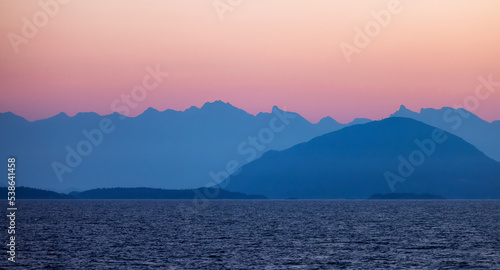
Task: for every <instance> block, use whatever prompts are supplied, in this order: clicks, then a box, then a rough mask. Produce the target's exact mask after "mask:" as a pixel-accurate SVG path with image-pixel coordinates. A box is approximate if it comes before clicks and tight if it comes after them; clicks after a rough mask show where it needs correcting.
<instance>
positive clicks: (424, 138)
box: [223, 117, 500, 199]
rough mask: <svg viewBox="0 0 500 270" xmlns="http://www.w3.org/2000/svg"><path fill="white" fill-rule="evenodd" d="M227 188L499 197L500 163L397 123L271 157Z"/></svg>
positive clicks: (286, 193) (276, 194)
mask: <svg viewBox="0 0 500 270" xmlns="http://www.w3.org/2000/svg"><path fill="white" fill-rule="evenodd" d="M434 138H438V139H437V140H434ZM443 140H444V141H443ZM431 141H432V142H431ZM432 144H434V147H432ZM402 164H403V165H402ZM411 168H413V169H411ZM400 171H401V172H402V174H400V173H399V172H400ZM223 186H224V187H225V188H226V189H227V190H230V191H238V192H244V193H250V194H262V195H265V196H267V197H269V198H290V197H294V198H309V199H326V198H330V199H331V198H349V199H352V198H357V199H363V198H368V197H369V196H370V195H372V194H375V193H388V192H398V193H430V194H435V195H440V196H443V197H445V198H451V199H453V198H463V199H467V198H469V199H471V198H478V199H479V198H482V199H484V198H497V199H498V198H500V163H498V162H496V161H494V160H492V159H490V158H489V157H487V156H486V155H485V154H483V153H482V152H481V151H479V150H478V149H477V148H476V147H474V146H472V145H471V144H469V143H467V142H466V141H464V140H463V139H461V138H459V137H457V136H455V135H452V134H450V133H447V132H445V131H442V130H440V129H437V128H435V127H431V126H429V125H427V124H424V123H422V122H419V121H415V120H413V119H409V118H397V117H394V118H388V119H385V120H382V121H374V122H370V123H367V124H364V125H355V126H351V127H346V128H344V129H342V130H339V131H335V132H332V133H328V134H325V135H323V136H320V137H317V138H315V139H312V140H310V141H308V142H306V143H301V144H298V145H296V146H294V147H292V148H290V149H287V150H284V151H269V152H267V153H266V154H264V155H263V156H262V157H261V158H260V159H258V160H256V161H253V162H251V163H249V164H247V165H245V166H244V167H243V168H242V171H241V173H240V174H238V175H236V176H234V177H231V178H230V179H228V180H227V181H226V182H225V183H224V184H223ZM391 186H392V188H391Z"/></svg>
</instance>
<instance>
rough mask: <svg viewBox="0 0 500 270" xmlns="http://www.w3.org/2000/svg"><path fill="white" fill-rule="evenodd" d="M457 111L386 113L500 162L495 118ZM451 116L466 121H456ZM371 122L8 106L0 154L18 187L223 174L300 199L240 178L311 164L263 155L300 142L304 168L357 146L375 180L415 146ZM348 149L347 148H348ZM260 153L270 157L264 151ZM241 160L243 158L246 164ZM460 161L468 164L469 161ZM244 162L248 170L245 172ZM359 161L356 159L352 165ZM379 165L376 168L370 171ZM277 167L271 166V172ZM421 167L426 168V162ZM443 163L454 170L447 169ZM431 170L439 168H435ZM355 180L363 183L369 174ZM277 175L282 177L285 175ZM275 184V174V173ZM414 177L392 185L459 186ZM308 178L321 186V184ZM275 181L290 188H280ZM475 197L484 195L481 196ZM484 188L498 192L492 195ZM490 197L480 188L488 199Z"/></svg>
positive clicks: (199, 183) (275, 112) (205, 181)
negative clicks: (10, 162) (12, 164)
mask: <svg viewBox="0 0 500 270" xmlns="http://www.w3.org/2000/svg"><path fill="white" fill-rule="evenodd" d="M461 110H462V109H458V110H455V109H451V108H443V109H440V110H435V109H422V110H421V112H420V113H416V112H412V111H410V110H408V109H406V108H405V107H404V106H401V108H400V110H399V111H397V112H395V113H394V114H393V115H391V116H392V118H394V119H403V118H401V117H404V118H412V119H416V120H418V121H420V122H417V121H412V122H411V124H407V125H408V127H406V126H405V127H406V128H408V130H413V129H415V130H420V129H422V130H428V129H433V128H434V127H438V128H440V129H444V130H446V131H448V132H449V133H450V134H449V136H450V138H455V139H452V140H450V141H451V142H452V143H450V144H453V147H451V148H445V149H444V150H443V149H441V150H440V151H437V152H436V153H439V155H441V154H442V155H444V156H446V155H449V156H450V157H453V156H457V155H458V156H460V155H463V156H469V154H471V153H472V152H473V151H472V150H470V149H475V150H476V151H477V152H474V155H473V157H474V158H473V159H469V161H470V162H472V163H470V164H471V165H470V166H469V167H470V168H476V167H474V166H476V165H478V164H476V163H477V162H476V158H477V160H479V161H487V162H486V163H488V164H490V162H493V163H492V164H500V163H498V162H494V161H492V160H491V159H490V158H488V157H486V156H485V155H483V153H485V154H487V155H488V156H489V157H491V158H494V159H496V158H495V157H498V154H499V153H500V149H498V145H499V143H498V142H497V141H496V140H498V136H497V135H496V134H497V132H498V130H499V129H500V121H495V122H492V123H488V122H486V121H484V120H482V119H480V118H479V117H477V116H475V115H473V114H472V113H470V112H467V111H465V110H463V111H461ZM464 115H468V117H464ZM457 117H462V118H460V120H458V118H457ZM388 121H389V120H388ZM399 121H401V120H399ZM382 122H383V121H382ZM389 122H390V121H389ZM377 123H379V122H372V121H371V120H369V119H363V118H361V119H356V120H354V121H353V122H351V123H348V124H341V123H338V122H337V121H335V120H334V119H333V118H331V117H325V118H323V119H321V121H319V122H318V123H311V122H309V121H307V120H306V119H304V118H303V117H301V116H300V115H299V114H297V113H293V112H287V111H284V110H281V109H279V108H278V107H276V106H275V107H273V108H272V111H271V112H270V113H259V114H257V115H252V114H249V113H247V112H245V111H243V110H241V109H238V108H236V107H234V106H232V105H231V104H229V103H224V102H222V101H216V102H212V103H206V104H204V105H203V106H202V107H201V108H197V107H191V108H189V109H187V110H185V111H174V110H166V111H161V112H160V111H157V110H155V109H153V108H149V109H147V110H146V111H144V112H143V113H142V114H141V115H139V116H137V117H126V116H123V115H120V114H118V113H114V114H111V115H104V116H101V115H98V114H96V113H78V114H77V115H75V116H73V117H69V116H68V115H66V114H64V113H60V114H58V115H56V116H53V117H51V118H47V119H43V120H38V121H33V122H30V121H27V120H25V119H24V118H22V117H19V116H17V115H15V114H12V113H0V124H1V125H2V126H3V127H9V128H8V129H2V131H0V140H1V148H0V156H1V157H2V158H5V159H6V158H7V157H10V156H14V157H16V158H17V161H16V162H17V164H16V166H17V170H18V173H19V174H18V181H20V182H19V183H20V184H21V185H24V186H29V187H34V188H42V189H50V190H55V191H59V192H70V191H81V190H87V189H94V188H111V187H136V186H144V187H151V188H167V189H185V188H198V187H203V186H213V185H215V184H216V183H219V182H222V181H224V180H226V181H225V183H231V184H230V185H229V186H228V187H229V188H231V189H232V190H234V191H236V190H237V191H244V193H249V194H262V195H266V196H268V197H271V198H273V197H279V198H281V197H282V196H286V197H298V198H303V197H304V196H303V195H304V194H302V195H300V194H298V196H295V195H294V194H293V192H291V193H286V194H285V193H276V194H275V193H273V192H274V191H273V192H269V190H266V189H262V190H255V191H258V192H254V189H253V188H254V186H253V185H250V186H248V187H247V186H246V184H242V183H246V180H244V179H246V178H245V177H253V176H250V175H253V174H251V173H250V169H248V168H253V166H256V165H255V164H260V162H263V161H262V160H266V163H268V162H269V163H268V165H266V167H267V168H269V170H268V171H267V172H269V173H271V174H270V175H276V173H277V172H278V171H281V170H288V171H289V172H294V171H295V169H296V167H295V166H298V167H301V166H304V165H307V164H309V163H310V162H308V161H307V160H304V162H305V163H304V164H302V165H299V164H294V165H293V166H292V167H280V166H277V167H273V166H274V165H275V164H274V162H275V160H272V159H269V157H268V156H269V155H271V156H273V155H283V156H280V157H282V158H283V159H288V158H290V157H291V156H289V155H288V154H281V153H289V152H288V151H292V149H296V147H303V146H301V145H307V146H308V147H312V148H311V149H316V150H317V151H316V152H314V151H313V152H311V153H310V154H312V156H310V160H309V161H311V162H312V161H314V162H316V163H317V164H316V165H315V166H313V167H310V169H311V170H312V169H313V168H315V169H318V168H320V167H321V166H320V167H317V166H319V165H320V164H324V163H325V162H326V160H337V159H336V158H339V160H338V161H342V162H343V161H345V160H348V159H347V157H349V155H348V154H349V153H350V152H352V151H354V152H355V151H357V153H358V154H357V156H350V158H351V159H352V162H354V161H356V166H357V168H358V170H359V171H360V173H361V172H364V173H365V174H372V178H374V179H375V178H377V179H378V178H379V177H380V171H384V170H390V169H391V168H392V167H391V166H393V165H394V164H393V161H398V159H397V158H398V156H397V155H396V157H395V158H394V157H393V155H395V153H404V152H405V151H407V150H408V149H407V148H408V147H414V145H412V143H411V142H409V141H405V142H406V143H401V144H391V145H389V144H388V145H384V143H383V141H384V140H385V139H384V138H383V137H382V136H378V137H377V136H374V134H378V133H377V132H382V133H383V134H385V132H393V131H394V132H396V131H398V130H400V129H401V125H399V124H397V123H393V125H394V126H392V127H387V126H385V125H381V126H378V125H377ZM384 123H385V122H384ZM398 123H399V122H398ZM423 123H425V124H423ZM373 124H376V126H375V128H374V127H373V126H372V125H373ZM403 126H404V125H403ZM431 126H432V127H431ZM382 128H385V129H382ZM345 130H347V131H345ZM349 130H357V133H356V132H355V133H353V134H350V137H345V138H344V140H343V141H337V142H335V143H334V142H325V143H326V145H321V144H318V145H316V144H314V142H315V141H316V140H318V139H320V138H322V137H321V136H323V137H324V136H333V135H332V134H338V133H340V134H342V132H348V131H349ZM383 130H384V131H383ZM395 134H399V133H395ZM447 134H448V133H447ZM453 134H454V135H457V136H458V137H460V138H461V139H460V138H458V137H456V136H454V135H453ZM358 135H363V136H366V137H363V138H358V137H356V136H358ZM417 135H419V134H417V133H415V134H399V135H398V136H410V137H411V136H417ZM420 135H422V134H420ZM336 136H339V135H336ZM398 136H395V135H394V136H392V137H391V136H389V137H390V138H392V140H394V141H398V140H399V139H400V138H399V137H398ZM495 136H496V137H495ZM352 138H358V139H359V140H364V141H365V142H366V141H369V142H371V146H370V144H366V143H364V144H360V143H358V142H355V141H352V140H350V139H352ZM458 139H460V140H458ZM462 139H463V140H462ZM381 140H382V141H381ZM457 140H458V141H457ZM304 143H305V144H304ZM331 143H333V144H335V145H337V146H336V147H338V148H339V149H341V148H342V147H344V148H345V149H344V150H345V151H347V152H345V154H346V155H345V156H339V157H336V158H335V157H333V156H323V155H324V153H323V152H321V151H320V150H321V149H327V148H328V145H330V144H331ZM379 143H382V146H383V147H387V149H383V148H380V147H382V146H380V145H378V144H379ZM447 143H449V142H447ZM408 144H409V145H410V146H408ZM471 144H472V145H471ZM360 145H363V146H364V148H359V146H360ZM294 146H295V147H294ZM377 147H378V148H377ZM405 147H406V148H405ZM454 147H455V148H454ZM495 147H496V148H495ZM350 148H352V149H351V150H349V149H350ZM476 148H477V149H479V150H481V151H478V150H477V149H476ZM287 149H288V150H287ZM374 149H378V150H379V151H380V152H373V151H375V150H374ZM453 149H455V150H453ZM457 149H459V150H460V151H461V150H464V149H466V150H467V151H469V152H467V153H465V154H464V153H461V152H460V151H459V150H457ZM496 149H498V150H496ZM382 150H383V151H382ZM335 151H340V150H335ZM384 151H385V152H384ZM443 151H444V152H443ZM453 151H455V152H453ZM457 151H458V152H457ZM471 151H472V152H471ZM266 152H267V154H265V155H264V157H262V158H260V157H261V156H262V154H264V153H266ZM441 152H443V153H441ZM481 152H482V153H481ZM315 153H316V154H315ZM379 154H381V155H382V156H384V155H388V156H391V161H389V160H387V163H383V162H381V161H382V159H377V158H375V157H378V155H379ZM389 154H390V155H389ZM451 154H453V155H451ZM439 155H437V156H439ZM342 157H345V158H342ZM370 157H371V158H373V159H370ZM264 158H265V159H264ZM429 160H432V158H429ZM271 161H272V162H271ZM365 161H366V162H365ZM342 162H340V163H339V164H342V166H340V165H339V166H340V167H339V168H338V169H339V171H341V170H342V169H347V168H349V167H348V166H347V165H348V164H344V163H342ZM372 162H375V163H372ZM390 162H391V163H390ZM449 162H450V163H449V164H446V165H450V166H452V165H453V164H455V163H453V161H452V160H449ZM245 164H248V165H246V166H244V165H245ZM271 164H273V165H271ZM391 164H392V165H391ZM430 164H431V165H432V164H433V163H432V162H431V163H430ZM456 164H460V165H461V166H465V163H456ZM456 164H455V165H456ZM242 166H244V167H243V168H244V169H241V168H242ZM356 166H354V165H353V166H351V167H350V168H355V167H356ZM377 166H378V168H376V169H374V168H375V167H377ZM453 166H454V165H453ZM365 167H367V169H365ZM431 167H432V166H431ZM465 167H467V166H465ZM255 168H256V169H255V171H254V172H253V173H257V172H258V171H261V170H263V169H264V168H262V167H258V166H257V167H255ZM273 168H274V172H272V169H273ZM332 168H336V167H335V166H333V167H332ZM370 168H371V169H374V170H371V169H370ZM423 168H426V167H425V166H423ZM460 168H461V167H460ZM488 168H495V166H494V165H491V166H490V167H488ZM449 169H450V170H451V167H450V168H449ZM329 170H330V169H329ZM264 171H265V170H264ZM471 171H474V169H471ZM316 172H317V173H318V174H319V175H321V173H320V172H321V170H319V171H318V170H312V171H311V173H312V175H315V173H316ZM433 172H436V173H438V171H433ZM489 172H490V173H493V177H497V179H498V178H500V177H498V176H499V175H498V173H497V172H496V171H495V170H493V171H489ZM283 173H286V172H283ZM461 173H462V172H461V171H460V172H458V173H457V174H456V175H446V177H448V176H449V177H452V178H453V177H458V176H459V175H461ZM468 173H472V172H468ZM231 174H232V175H233V176H231V177H230V178H229V179H227V176H229V175H231ZM382 174H383V173H382ZM420 174H421V171H419V170H416V172H415V175H413V176H412V177H416V178H415V179H418V178H419V177H423V176H422V175H420ZM429 174H430V172H429ZM427 176H428V175H426V176H425V177H427ZM259 177H260V176H259ZM460 177H462V176H460ZM410 178H411V177H410ZM410 178H408V179H410ZM490 178H491V177H486V178H484V181H487V182H488V181H490V180H488V179H490ZM252 179H253V178H252ZM266 179H267V178H266ZM291 179H293V178H291ZM318 179H323V180H324V179H326V178H324V177H323V178H322V177H319V178H318ZM360 179H365V180H366V177H364V178H360ZM450 179H451V178H450ZM453 179H455V178H453ZM233 180H234V181H233ZM278 180H279V181H282V180H283V179H281V178H280V179H278ZM252 181H254V180H252ZM258 181H259V180H255V184H256V185H255V187H257V186H258V185H257V182H258ZM273 181H277V179H275V180H273ZM290 181H291V180H290ZM360 181H361V180H360ZM376 181H378V180H376ZM384 181H386V180H383V181H382V183H385V182H384ZM447 181H448V180H447ZM449 181H453V180H449ZM299 182H300V181H298V182H293V184H292V182H290V183H289V186H293V185H297V187H300V184H299ZM413 182H414V181H413ZM411 183H412V181H410V180H408V181H405V182H404V183H399V182H398V183H397V184H396V185H395V188H396V191H397V192H415V193H426V192H427V193H433V194H437V195H441V196H444V197H446V198H454V194H455V193H452V194H443V193H442V192H441V193H438V192H432V191H427V190H420V189H417V190H413V189H411V188H409V189H406V188H405V186H407V185H411ZM488 183H489V182H488ZM247 184H248V183H247ZM323 184H324V186H322V187H323V189H327V187H328V189H329V188H331V186H330V185H329V184H328V183H321V185H323ZM314 185H319V187H321V185H320V183H319V182H318V183H315V184H314ZM246 188H248V190H246ZM280 188H284V189H283V190H286V189H287V188H286V187H281V186H280ZM387 188H388V185H387V184H385V186H381V187H377V188H373V189H371V190H370V192H369V194H368V193H365V192H362V193H352V194H348V193H345V194H344V195H342V196H340V197H345V198H358V197H359V196H364V197H363V198H366V197H368V196H369V195H371V194H373V193H387V192H391V191H393V190H388V189H387ZM400 189H401V190H400ZM305 190H307V189H305ZM250 191H252V192H250ZM438 191H439V190H438ZM287 192H288V191H287ZM367 192H368V191H367ZM478 192H479V191H478ZM479 193H481V192H479ZM479 193H474V194H476V195H477V194H479ZM471 194H472V193H471ZM448 195H451V196H448ZM456 195H460V193H456ZM480 195H481V196H483V195H485V194H482V193H481V194H480ZM490 195H491V196H495V194H490ZM490 195H488V194H486V195H485V196H486V197H488V196H490ZM306 197H307V196H306ZM312 197H316V198H323V197H325V198H326V197H328V198H330V197H335V198H336V197H338V196H337V195H335V194H331V193H328V194H326V193H324V194H323V195H321V192H320V193H318V194H317V195H315V196H312ZM483 197H484V196H483Z"/></svg>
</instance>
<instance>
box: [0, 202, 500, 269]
mask: <svg viewBox="0 0 500 270" xmlns="http://www.w3.org/2000/svg"><path fill="white" fill-rule="evenodd" d="M17 205H18V210H17V213H16V215H17V217H16V263H11V262H9V261H8V260H7V255H6V254H7V253H6V252H7V245H6V244H7V241H8V235H7V228H6V227H7V226H5V225H6V224H7V218H6V216H4V219H5V221H4V222H2V223H3V224H4V226H5V228H4V230H3V232H4V233H3V234H4V236H3V242H4V245H2V248H3V252H2V253H3V257H4V259H3V260H2V261H1V262H0V268H2V269H259V270H260V269H500V201H473V200H470V201H469V200H436V201H426V200H422V201H376V200H206V201H191V200H23V201H18V202H17Z"/></svg>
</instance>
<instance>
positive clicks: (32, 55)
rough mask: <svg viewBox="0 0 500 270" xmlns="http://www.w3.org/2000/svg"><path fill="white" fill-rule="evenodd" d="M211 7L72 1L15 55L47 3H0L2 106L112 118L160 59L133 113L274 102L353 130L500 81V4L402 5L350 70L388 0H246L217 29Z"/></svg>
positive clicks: (266, 106)
mask: <svg viewBox="0 0 500 270" xmlns="http://www.w3.org/2000/svg"><path fill="white" fill-rule="evenodd" d="M51 1H55V0H42V2H51ZM221 1H222V2H224V3H225V2H227V0H221ZM212 2H213V1H212V0H210V1H194V0H169V1H164V0H147V1H138V0H137V1H123V0H102V1H91V0H71V1H69V3H67V4H64V5H60V7H59V11H58V12H55V14H54V16H53V17H50V18H49V20H48V23H47V24H46V25H43V26H41V27H40V28H39V29H38V32H37V33H36V35H35V36H34V37H33V38H29V39H28V42H27V44H20V45H19V46H18V49H19V52H18V53H17V54H16V53H14V50H13V47H12V45H11V42H10V41H9V38H8V35H9V33H15V34H18V35H20V36H22V33H21V31H22V28H23V24H24V23H23V20H22V18H23V17H26V18H28V19H29V20H30V21H32V20H33V19H32V18H33V16H34V14H37V12H40V11H41V10H43V9H42V7H41V6H40V5H39V2H38V1H14V0H7V1H0V17H1V21H0V36H2V38H1V39H0V112H6V111H12V112H14V113H16V114H19V115H21V116H23V117H25V118H27V119H29V120H35V119H41V118H47V117H50V116H52V115H55V114H57V113H59V112H61V111H63V112H66V113H67V114H69V115H74V114H76V113H77V112H80V111H94V112H97V113H99V114H109V113H111V112H112V111H111V106H110V104H111V103H112V102H113V100H115V99H117V98H119V97H120V96H121V95H122V94H126V93H130V91H131V89H132V88H133V87H134V86H136V85H140V84H141V83H142V79H143V77H144V76H145V75H146V74H147V72H146V71H145V67H147V66H156V65H158V64H159V65H160V66H161V69H162V70H163V71H165V72H168V73H169V76H168V78H166V79H165V80H164V81H163V82H162V83H161V84H160V85H159V86H158V87H157V88H156V89H155V90H153V91H152V92H150V93H149V95H148V96H147V98H146V100H144V101H143V102H141V103H140V104H139V105H138V107H137V108H135V109H134V110H133V111H132V115H136V114H139V113H141V112H142V111H143V110H145V109H146V108H148V107H154V108H156V109H158V110H165V109H168V108H171V109H176V110H184V109H186V108H188V107H190V106H192V105H194V106H201V105H203V103H205V102H207V101H214V100H223V101H226V102H230V103H231V104H233V105H234V106H237V107H239V108H242V109H244V110H246V111H248V112H250V113H254V114H255V113H257V112H260V111H270V110H271V108H272V106H273V105H278V106H279V107H280V108H286V109H287V110H290V111H295V112H298V113H300V114H301V115H303V116H304V117H306V118H307V119H309V120H311V121H313V122H315V121H318V120H319V119H320V118H322V117H324V116H327V115H329V116H331V117H333V118H334V119H336V120H338V121H340V122H348V121H350V120H352V119H353V118H356V117H367V118H371V119H380V118H384V117H387V116H388V115H389V114H390V113H393V112H394V111H395V110H397V109H398V108H399V105H401V104H404V105H406V106H407V107H408V108H409V109H413V110H417V111H418V110H419V109H420V108H422V107H433V108H441V107H444V106H454V105H455V104H460V103H463V101H464V99H465V98H467V97H468V96H470V95H473V94H474V90H475V88H476V86H477V85H478V84H479V82H478V77H479V76H483V77H487V76H488V75H490V74H491V75H492V77H493V78H494V79H495V80H496V81H500V49H499V48H500V47H499V46H500V31H499V28H500V16H499V15H498V14H499V12H500V1H498V0H480V1H472V0H471V1H457V0H442V1H432V0H423V1H403V0H401V2H400V5H401V7H402V11H401V12H400V13H398V14H393V15H392V19H391V21H390V23H389V24H388V25H387V26H386V27H385V28H384V27H382V29H381V31H380V34H379V35H377V36H374V37H373V38H372V41H371V43H370V44H369V45H368V46H367V47H365V48H362V49H361V52H360V54H354V55H352V62H351V63H348V62H347V61H346V59H345V57H344V55H343V53H342V51H341V49H340V47H339V44H341V43H342V42H346V43H349V44H351V45H352V44H353V39H354V36H355V30H354V29H355V27H359V28H361V29H364V28H365V26H366V25H367V23H369V22H370V21H372V20H373V17H372V15H371V14H370V12H371V11H376V12H379V11H381V10H383V9H387V4H388V3H389V2H390V0H388V1H380V0H377V1H348V0H345V1H331V0H317V1H306V0H287V1H268V0H251V1H250V0H243V1H242V3H241V4H240V5H238V6H235V7H234V8H233V10H232V11H229V12H227V13H225V14H224V20H222V21H221V20H220V18H219V16H218V14H217V12H216V10H215V9H214V7H213V5H212ZM396 2H398V1H396ZM499 105H500V91H497V92H494V93H493V94H492V95H491V96H490V97H489V98H487V99H485V100H481V101H480V105H479V108H478V109H477V110H475V111H474V113H475V114H477V115H479V116H480V117H482V118H483V119H485V120H488V121H492V120H498V119H500V106H499Z"/></svg>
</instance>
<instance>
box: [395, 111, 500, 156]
mask: <svg viewBox="0 0 500 270" xmlns="http://www.w3.org/2000/svg"><path fill="white" fill-rule="evenodd" d="M391 116H392V117H407V118H412V119H415V120H418V121H420V122H423V123H426V124H428V125H431V126H434V127H437V128H440V129H442V130H445V131H448V132H450V133H451V134H455V135H457V136H459V137H461V138H462V139H464V140H466V141H467V142H469V143H471V144H473V145H474V146H476V147H477V148H478V149H479V150H481V151H482V152H483V153H485V154H486V155H487V156H489V157H491V158H492V159H494V160H496V161H500V121H494V122H493V123H488V122H487V121H485V120H483V119H481V118H479V117H477V116H476V115H474V114H473V113H471V112H469V111H467V110H465V109H453V108H449V107H444V108H441V109H431V108H427V109H421V110H420V112H418V113H417V112H414V111H411V110H409V109H407V108H406V107H405V106H403V105H401V107H400V109H399V110H398V111H397V112H395V113H394V114H392V115H391Z"/></svg>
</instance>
